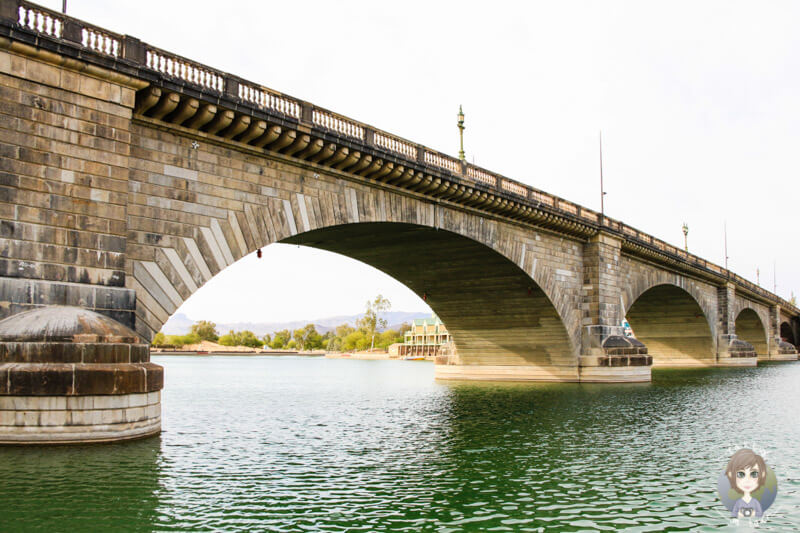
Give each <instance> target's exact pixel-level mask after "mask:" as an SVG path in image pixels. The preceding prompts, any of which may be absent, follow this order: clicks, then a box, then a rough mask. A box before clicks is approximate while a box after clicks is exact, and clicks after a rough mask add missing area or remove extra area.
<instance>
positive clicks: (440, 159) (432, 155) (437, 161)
mask: <svg viewBox="0 0 800 533" xmlns="http://www.w3.org/2000/svg"><path fill="white" fill-rule="evenodd" d="M425 162H426V163H428V164H429V165H434V166H437V167H439V168H443V169H446V170H449V171H450V172H452V173H453V174H460V173H461V161H459V160H458V159H456V158H455V157H450V156H449V155H444V154H442V153H439V152H432V151H430V150H428V149H426V150H425Z"/></svg>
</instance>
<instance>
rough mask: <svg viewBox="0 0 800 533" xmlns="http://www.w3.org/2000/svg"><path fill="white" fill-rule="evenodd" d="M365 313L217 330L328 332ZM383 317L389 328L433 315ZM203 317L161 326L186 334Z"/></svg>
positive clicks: (352, 322)
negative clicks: (313, 328) (311, 327)
mask: <svg viewBox="0 0 800 533" xmlns="http://www.w3.org/2000/svg"><path fill="white" fill-rule="evenodd" d="M362 316H363V315H361V314H358V315H340V316H332V317H327V318H317V319H314V320H295V321H292V322H226V323H218V324H217V331H218V332H219V333H220V335H223V334H225V333H227V332H228V331H230V330H234V331H242V330H245V329H247V330H250V331H252V332H253V333H255V334H256V335H257V336H259V337H261V336H263V335H266V334H267V333H270V334H272V333H274V332H276V331H281V330H283V329H288V330H294V329H298V328H302V327H303V326H305V325H306V324H314V326H316V328H317V331H319V332H320V333H326V332H328V331H330V330H332V329H334V328H336V326H340V325H342V324H350V325H351V326H355V324H356V321H357V320H358V319H359V318H361V317H362ZM380 316H381V318H383V319H385V320H386V322H387V324H388V326H387V329H398V328H399V327H400V325H401V324H402V323H403V322H411V321H412V320H414V319H415V318H428V317H430V316H431V314H430V313H429V312H424V311H389V312H388V313H381V315H380ZM198 320H202V319H196V320H195V319H192V318H189V317H188V316H186V315H184V314H183V313H178V314H175V315H173V316H171V317H170V319H169V320H167V322H166V323H165V324H164V327H162V328H161V331H163V332H164V333H165V334H166V335H185V334H187V333H189V329H190V328H191V327H192V324H194V323H195V322H197V321H198Z"/></svg>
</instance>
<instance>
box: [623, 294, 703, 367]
mask: <svg viewBox="0 0 800 533" xmlns="http://www.w3.org/2000/svg"><path fill="white" fill-rule="evenodd" d="M632 301H633V304H632V305H631V306H630V307H629V309H628V310H627V314H626V315H627V320H628V322H629V323H630V325H631V328H632V329H633V332H634V335H635V336H636V337H637V338H638V339H639V340H640V341H641V342H643V343H644V344H645V346H647V350H648V353H649V354H650V355H652V356H653V365H658V366H692V365H707V364H713V363H714V362H715V358H716V342H715V336H714V331H713V327H712V322H711V321H710V320H709V318H708V316H707V314H706V312H705V311H704V310H703V306H702V305H701V304H702V301H698V299H697V298H695V296H693V295H692V294H691V293H690V292H689V291H688V290H687V289H686V288H685V287H682V286H680V285H677V284H674V283H661V284H657V285H654V286H652V287H650V288H647V289H645V290H644V291H642V292H641V293H640V294H638V295H637V296H636V298H635V299H633V300H632Z"/></svg>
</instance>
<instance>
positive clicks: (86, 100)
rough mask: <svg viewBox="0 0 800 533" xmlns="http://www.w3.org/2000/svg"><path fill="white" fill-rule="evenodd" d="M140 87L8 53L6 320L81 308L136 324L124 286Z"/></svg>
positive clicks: (0, 160) (2, 197) (1, 61)
mask: <svg viewBox="0 0 800 533" xmlns="http://www.w3.org/2000/svg"><path fill="white" fill-rule="evenodd" d="M50 59H52V58H50ZM131 81H132V80H131ZM134 90H135V87H133V86H131V85H125V84H124V83H121V82H120V81H118V82H112V81H109V80H106V79H100V78H99V77H95V76H92V75H89V74H86V73H83V72H78V71H75V70H71V69H69V68H65V67H64V66H58V65H54V64H52V63H49V62H45V61H43V60H39V59H37V58H35V57H30V56H25V55H19V54H16V53H12V52H10V51H8V50H4V49H0V112H1V113H2V116H3V120H2V121H0V156H2V157H0V219H2V222H0V318H2V317H6V316H9V315H12V314H15V313H17V312H20V311H23V310H26V309H29V308H31V307H36V306H41V305H80V306H84V307H88V308H91V309H94V310H97V311H98V312H101V313H104V314H106V315H108V316H111V317H113V318H115V319H116V320H118V321H120V322H122V323H124V324H126V325H129V326H133V325H134V315H133V306H134V301H135V295H134V294H133V293H132V292H131V291H128V290H126V289H125V288H124V287H125V264H126V257H125V251H126V243H127V223H126V217H127V213H126V206H127V194H128V169H129V166H130V165H129V153H130V147H129V142H130V131H129V130H130V117H131V109H132V107H133V104H134V97H135V93H134Z"/></svg>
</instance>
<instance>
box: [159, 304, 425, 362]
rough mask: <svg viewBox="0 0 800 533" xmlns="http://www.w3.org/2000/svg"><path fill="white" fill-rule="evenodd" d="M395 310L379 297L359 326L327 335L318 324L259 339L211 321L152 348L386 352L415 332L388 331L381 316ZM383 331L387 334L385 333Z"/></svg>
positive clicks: (161, 335)
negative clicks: (202, 345)
mask: <svg viewBox="0 0 800 533" xmlns="http://www.w3.org/2000/svg"><path fill="white" fill-rule="evenodd" d="M390 308H391V303H389V300H388V299H386V298H384V297H383V296H381V295H378V296H377V297H376V298H375V300H371V301H368V302H367V305H366V311H365V312H364V316H363V317H362V318H360V319H359V320H358V321H357V322H356V326H355V327H352V326H350V325H349V324H342V325H340V326H337V327H336V328H334V329H332V330H330V331H327V332H325V333H319V332H318V331H317V328H316V326H315V325H314V324H307V325H306V326H305V327H302V328H299V329H295V330H288V329H284V330H281V331H276V332H273V334H272V335H269V334H267V335H264V336H263V337H258V336H256V335H255V334H254V333H253V332H252V331H249V330H243V331H233V330H231V331H229V332H228V333H226V334H225V335H219V332H218V331H217V326H216V324H214V323H213V322H210V321H208V320H201V321H199V322H196V323H195V324H192V326H191V330H190V331H189V333H188V334H186V335H165V334H164V333H163V332H161V331H159V332H158V333H157V334H156V336H155V337H154V338H153V342H152V345H153V346H154V347H157V348H179V347H182V346H186V345H190V344H199V343H200V342H202V341H204V340H205V341H211V342H216V343H218V344H221V345H222V346H246V347H249V348H270V349H273V350H300V351H312V350H325V351H329V352H334V351H354V350H367V349H370V348H376V349H381V350H385V349H387V348H388V347H389V345H391V344H394V343H396V342H403V335H404V334H405V332H406V331H408V330H409V329H411V326H410V325H409V324H403V325H402V326H400V329H399V330H394V329H390V330H386V329H385V328H386V320H385V319H383V318H380V316H379V315H380V313H382V312H385V311H388V310H389V309H390ZM382 330H383V331H382Z"/></svg>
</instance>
